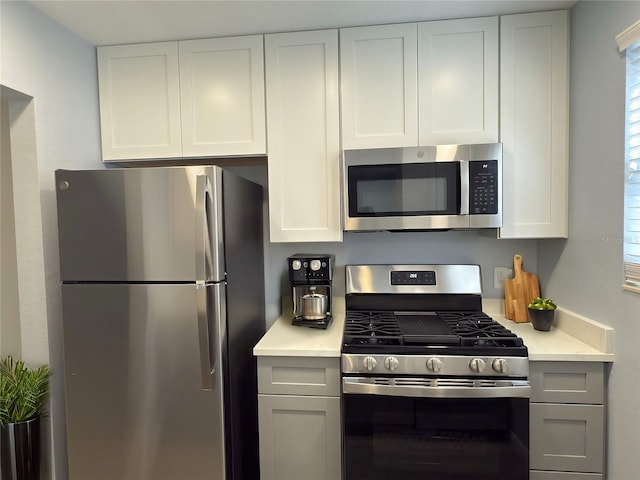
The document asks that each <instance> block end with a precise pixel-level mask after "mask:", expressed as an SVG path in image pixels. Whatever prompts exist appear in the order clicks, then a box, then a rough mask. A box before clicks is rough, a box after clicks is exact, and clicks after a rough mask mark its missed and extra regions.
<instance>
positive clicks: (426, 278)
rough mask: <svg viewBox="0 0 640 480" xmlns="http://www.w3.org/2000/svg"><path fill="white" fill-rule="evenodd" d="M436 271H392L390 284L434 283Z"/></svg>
mask: <svg viewBox="0 0 640 480" xmlns="http://www.w3.org/2000/svg"><path fill="white" fill-rule="evenodd" d="M435 284H436V272H435V271H433V270H425V271H392V272H391V285H435Z"/></svg>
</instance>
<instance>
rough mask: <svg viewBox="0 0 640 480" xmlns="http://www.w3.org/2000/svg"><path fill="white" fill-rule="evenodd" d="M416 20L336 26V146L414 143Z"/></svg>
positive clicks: (349, 147)
mask: <svg viewBox="0 0 640 480" xmlns="http://www.w3.org/2000/svg"><path fill="white" fill-rule="evenodd" d="M417 45H418V43H417V25H416V24H415V23H409V24H401V25H381V26H373V27H354V28H343V29H341V30H340V73H341V79H342V147H343V148H344V149H356V148H376V147H381V148H384V147H404V146H412V145H416V144H417V143H418V97H417V69H416V66H417Z"/></svg>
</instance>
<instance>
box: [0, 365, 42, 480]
mask: <svg viewBox="0 0 640 480" xmlns="http://www.w3.org/2000/svg"><path fill="white" fill-rule="evenodd" d="M50 375H51V371H50V370H49V367H48V366H47V365H43V366H41V367H39V368H35V369H32V368H29V367H27V366H26V365H25V363H24V362H23V361H21V360H17V361H16V360H14V359H13V358H12V357H11V355H9V356H7V357H5V358H3V359H1V360H0V440H1V442H0V460H1V461H0V464H1V473H2V474H1V475H0V477H1V478H2V479H3V480H5V479H6V480H39V479H40V443H41V442H40V417H41V416H42V415H43V413H44V407H45V404H46V402H47V399H48V395H49V376H50Z"/></svg>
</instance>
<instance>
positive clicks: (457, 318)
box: [438, 312, 523, 347]
mask: <svg viewBox="0 0 640 480" xmlns="http://www.w3.org/2000/svg"><path fill="white" fill-rule="evenodd" d="M438 314H439V315H440V318H441V319H442V320H444V322H445V323H446V324H447V325H449V327H450V328H451V329H452V330H453V331H455V332H456V334H457V335H459V336H460V337H461V343H462V345H469V346H473V345H478V346H487V345H490V346H500V345H505V346H512V347H519V346H521V345H523V342H522V339H521V338H520V337H518V336H517V335H516V334H514V333H513V332H511V331H510V330H509V329H507V328H506V327H504V326H502V325H500V324H499V323H498V322H496V321H495V320H494V319H493V318H491V317H490V316H488V315H487V314H486V313H483V312H438Z"/></svg>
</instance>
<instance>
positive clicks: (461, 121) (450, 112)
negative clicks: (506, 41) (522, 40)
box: [418, 17, 499, 145]
mask: <svg viewBox="0 0 640 480" xmlns="http://www.w3.org/2000/svg"><path fill="white" fill-rule="evenodd" d="M498 53H499V48H498V17H485V18H469V19H461V20H445V21H437V22H424V23H420V24H418V97H419V102H420V103H419V104H420V108H419V125H420V132H419V141H420V144H421V145H443V144H444V145H448V144H461V143H495V142H497V141H498V138H499V135H498V95H499V88H498V80H499V74H498V69H499V59H498Z"/></svg>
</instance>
